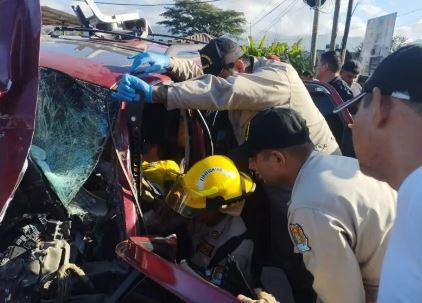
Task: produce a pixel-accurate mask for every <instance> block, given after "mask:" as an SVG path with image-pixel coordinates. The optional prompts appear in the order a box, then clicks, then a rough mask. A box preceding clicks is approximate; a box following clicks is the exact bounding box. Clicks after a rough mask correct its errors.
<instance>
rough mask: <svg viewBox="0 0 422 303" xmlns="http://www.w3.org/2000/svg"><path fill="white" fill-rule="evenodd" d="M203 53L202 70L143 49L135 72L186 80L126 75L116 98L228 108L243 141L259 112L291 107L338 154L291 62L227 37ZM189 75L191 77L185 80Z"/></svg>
mask: <svg viewBox="0 0 422 303" xmlns="http://www.w3.org/2000/svg"><path fill="white" fill-rule="evenodd" d="M200 56H201V63H202V69H201V67H199V66H198V65H197V64H196V63H195V62H194V61H193V60H189V59H177V58H169V57H167V56H165V55H161V54H156V53H152V52H149V53H140V54H138V55H136V56H134V57H132V58H134V63H133V67H132V70H133V71H136V70H137V69H140V68H144V69H143V70H142V71H143V72H144V73H146V72H152V71H157V70H163V69H167V70H168V71H169V72H170V73H171V74H172V76H173V78H174V79H176V80H179V81H183V82H180V83H172V84H166V85H161V86H151V85H149V84H147V83H146V82H144V81H143V80H141V79H139V78H137V77H135V76H131V75H124V77H123V78H122V80H121V81H120V82H119V85H118V89H117V93H115V94H114V96H115V97H116V98H117V99H119V100H121V101H135V102H136V101H139V100H141V99H143V100H145V102H147V103H162V104H164V105H165V106H166V107H167V109H169V110H170V109H177V108H178V109H200V110H215V111H219V110H229V119H230V121H231V123H232V125H233V130H234V132H235V135H236V138H237V141H238V143H239V144H240V143H242V142H243V134H244V132H245V127H246V126H247V125H248V123H249V120H250V119H251V118H252V117H253V116H254V115H255V114H256V112H257V111H260V110H262V109H265V108H269V107H274V106H288V107H290V108H293V109H295V110H297V111H298V112H300V113H301V115H302V116H303V117H304V118H305V119H306V121H307V124H308V127H309V130H310V135H311V140H312V142H313V143H314V145H315V146H316V148H317V149H318V150H320V151H323V152H326V153H328V154H331V153H339V148H338V145H337V143H336V141H335V139H334V137H333V135H332V133H331V131H330V129H329V127H328V124H327V123H326V121H325V119H324V117H323V116H322V114H321V113H320V112H319V110H318V109H317V107H316V106H315V105H314V103H313V102H312V99H311V97H310V95H309V93H308V91H307V90H306V87H305V86H304V84H303V83H302V81H301V79H300V77H299V76H298V74H297V72H296V71H295V69H294V68H293V67H292V66H291V65H290V64H287V63H283V62H276V61H273V60H267V59H265V58H254V57H251V56H246V55H244V54H243V51H242V49H241V48H240V46H239V45H237V44H236V43H234V42H233V41H231V40H230V39H227V38H217V39H213V40H212V41H211V42H210V43H208V44H207V45H206V46H205V47H204V48H203V49H201V50H200ZM145 65H147V67H146V68H145ZM204 73H205V74H204ZM188 79H193V80H191V81H184V80H188ZM140 97H142V98H140Z"/></svg>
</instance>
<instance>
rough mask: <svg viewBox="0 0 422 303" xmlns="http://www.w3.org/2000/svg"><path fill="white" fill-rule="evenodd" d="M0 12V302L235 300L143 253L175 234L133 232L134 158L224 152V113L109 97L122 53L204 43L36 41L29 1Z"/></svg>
mask: <svg viewBox="0 0 422 303" xmlns="http://www.w3.org/2000/svg"><path fill="white" fill-rule="evenodd" d="M0 10H1V11H2V13H3V15H4V16H6V18H2V20H1V21H0V24H1V28H2V35H1V36H0V39H1V41H0V43H1V45H2V48H1V51H0V56H1V62H2V64H1V66H0V151H1V153H2V154H1V155H2V156H1V157H0V237H1V238H2V241H1V243H0V300H1V301H2V302H3V301H4V302H56V301H58V302H67V301H71V302H79V301H86V302H105V301H107V302H117V301H123V302H132V301H134V300H138V301H140V302H144V301H146V302H177V301H185V302H236V301H237V300H236V299H235V297H234V296H233V295H231V294H230V293H228V292H227V291H225V290H222V289H220V288H218V287H216V286H214V285H213V284H211V283H208V282H207V281H205V280H203V279H200V278H198V277H197V276H196V275H194V274H192V273H189V272H187V271H185V270H184V269H183V268H182V267H181V266H179V265H178V264H176V263H175V262H173V261H172V260H171V259H170V260H168V258H167V259H166V258H165V257H162V256H159V255H158V254H156V253H155V252H156V251H152V250H151V247H154V243H158V244H157V245H156V246H157V247H160V246H163V245H164V247H167V252H168V251H174V250H175V244H176V243H175V241H174V240H175V239H174V238H170V239H164V240H163V239H155V238H145V237H144V238H140V237H139V236H141V235H144V236H145V234H146V230H145V228H144V227H143V223H142V222H143V221H142V216H143V214H142V211H143V209H144V205H141V204H142V203H141V198H140V197H141V179H142V178H141V170H140V164H141V160H142V156H141V155H142V154H145V153H146V154H148V149H150V150H151V148H150V147H151V146H159V147H160V153H161V154H160V156H161V157H162V158H171V159H176V160H181V159H184V166H185V168H188V167H189V166H190V164H192V163H195V162H196V161H197V160H198V159H201V158H203V157H204V156H206V155H209V154H212V153H213V148H214V147H215V149H216V151H218V152H224V151H225V150H226V149H227V148H228V147H230V141H233V138H234V137H233V136H232V135H230V134H229V133H230V132H229V131H227V129H228V128H227V127H226V126H224V125H227V124H226V123H227V120H226V119H225V118H224V114H219V115H220V117H219V119H216V116H215V114H214V113H207V114H205V116H206V118H209V119H206V118H204V117H203V115H202V114H201V113H200V112H199V111H178V110H177V111H169V112H167V111H166V110H164V108H162V107H161V106H159V105H149V106H148V105H146V106H145V108H141V107H139V106H134V107H133V106H122V107H120V105H119V104H118V103H117V102H114V101H113V100H112V98H111V96H110V94H111V91H112V89H113V87H114V85H115V83H116V82H117V81H118V79H119V77H120V76H121V75H122V74H123V73H127V72H129V68H130V65H131V60H129V59H128V58H127V57H128V56H130V55H133V54H135V53H137V52H139V51H143V50H149V51H150V50H153V51H155V52H162V53H166V54H168V55H171V56H195V55H197V52H196V50H198V49H199V48H200V47H201V45H200V44H197V45H190V46H189V45H188V46H186V47H181V46H170V45H168V44H165V43H157V42H154V41H150V40H148V39H138V38H136V37H131V36H130V35H126V36H125V35H123V36H124V37H125V38H126V39H123V40H122V39H104V38H96V37H95V30H88V32H90V33H91V35H89V37H81V36H78V35H76V33H77V32H78V31H76V30H72V29H68V30H67V31H66V32H70V33H72V32H75V35H73V36H72V35H59V36H57V35H56V34H53V35H51V36H46V37H44V36H43V37H41V39H40V32H41V25H40V24H41V21H40V19H41V18H40V7H39V3H38V1H35V0H18V1H17V0H6V1H3V2H1V4H0ZM111 36H113V35H112V33H111ZM118 36H119V37H120V38H121V33H120V34H119V35H118ZM40 40H41V43H40V42H39V41H40ZM38 54H39V56H38ZM143 79H144V80H146V81H147V82H149V83H152V84H156V83H159V82H162V81H170V80H171V79H170V78H169V77H168V76H167V75H164V74H150V75H148V76H144V77H143ZM312 85H314V84H311V83H310V84H307V86H308V88H310V87H312ZM315 85H317V86H318V85H320V84H315ZM310 91H311V94H312V89H310ZM314 97H315V94H314ZM330 98H331V97H330ZM329 100H330V101H331V102H332V100H333V99H332V98H331V99H329ZM320 109H321V108H320ZM328 114H330V113H328ZM139 117H143V119H139ZM341 118H342V119H343V121H342V123H345V122H344V121H347V119H349V118H350V117H347V116H342V117H341ZM210 119H211V120H212V121H213V123H212V125H211V126H212V131H211V132H210V130H209V128H208V126H207V123H206V120H208V121H210ZM215 123H217V124H219V125H216V124H215ZM221 132H223V133H224V135H223V136H221ZM217 137H218V138H219V139H218V140H217V139H216V140H214V141H215V142H214V144H215V146H214V145H213V140H212V138H217ZM221 138H223V139H221ZM116 247H117V248H116ZM179 248H180V249H179V250H183V245H179ZM116 252H117V254H116ZM165 254H166V253H164V255H165ZM122 259H123V260H124V261H123V260H122ZM128 263H129V264H130V265H132V267H131V266H128ZM141 272H142V274H141Z"/></svg>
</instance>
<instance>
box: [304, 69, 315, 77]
mask: <svg viewBox="0 0 422 303" xmlns="http://www.w3.org/2000/svg"><path fill="white" fill-rule="evenodd" d="M302 76H306V77H313V76H314V75H313V74H312V73H311V72H310V71H308V70H305V71H304V72H303V73H302Z"/></svg>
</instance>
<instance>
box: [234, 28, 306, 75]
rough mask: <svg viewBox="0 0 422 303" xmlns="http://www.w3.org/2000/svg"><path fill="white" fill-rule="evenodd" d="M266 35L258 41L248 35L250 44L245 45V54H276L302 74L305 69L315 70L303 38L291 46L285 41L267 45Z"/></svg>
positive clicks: (258, 55)
mask: <svg viewBox="0 0 422 303" xmlns="http://www.w3.org/2000/svg"><path fill="white" fill-rule="evenodd" d="M265 39H266V37H265V36H264V37H262V38H261V39H259V40H258V41H257V42H255V41H254V40H253V38H252V37H251V36H249V37H248V45H243V46H242V49H243V51H244V52H245V54H248V55H251V56H256V57H267V56H269V55H276V56H278V57H280V59H281V60H283V61H287V62H289V63H290V64H291V65H292V66H293V67H294V68H295V69H296V71H297V72H298V74H299V75H302V74H303V72H304V71H310V72H313V66H312V62H311V60H310V57H309V55H308V54H306V53H305V52H304V50H303V47H302V40H301V39H299V40H298V41H297V42H295V43H293V44H292V45H291V46H289V45H288V44H287V43H285V42H273V43H272V44H270V45H268V46H265Z"/></svg>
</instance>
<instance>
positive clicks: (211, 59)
mask: <svg viewBox="0 0 422 303" xmlns="http://www.w3.org/2000/svg"><path fill="white" fill-rule="evenodd" d="M199 54H200V56H201V64H202V69H203V71H204V74H211V75H214V76H218V75H219V74H220V73H221V71H222V70H223V68H224V67H226V66H228V65H229V64H232V63H234V62H235V61H236V60H237V59H239V58H240V57H242V56H243V51H242V48H241V47H240V45H239V44H237V43H235V42H234V41H232V40H230V39H228V38H224V37H221V38H216V39H212V40H211V41H210V42H209V43H208V44H207V45H205V46H204V47H203V48H202V49H201V50H199Z"/></svg>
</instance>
